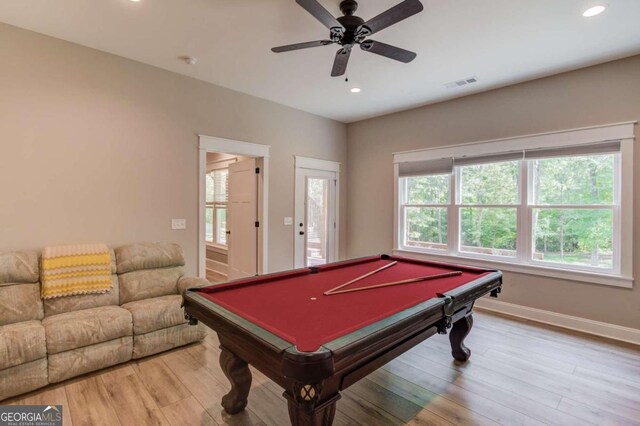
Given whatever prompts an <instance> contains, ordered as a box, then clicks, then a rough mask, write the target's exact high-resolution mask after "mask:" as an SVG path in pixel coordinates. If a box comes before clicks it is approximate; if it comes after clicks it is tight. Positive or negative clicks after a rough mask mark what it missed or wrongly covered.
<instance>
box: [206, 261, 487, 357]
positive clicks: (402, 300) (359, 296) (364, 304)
mask: <svg viewBox="0 0 640 426" xmlns="http://www.w3.org/2000/svg"><path fill="white" fill-rule="evenodd" d="M393 261H397V262H398V263H397V264H396V265H395V266H393V267H390V268H387V269H385V270H383V271H381V272H379V273H376V274H374V275H372V276H370V277H368V278H365V279H363V280H361V281H358V282H357V283H354V284H352V285H350V286H349V287H348V288H358V287H368V286H372V285H376V284H383V283H387V282H392V281H398V280H404V279H409V278H417V277H422V276H426V275H435V274H442V273H446V272H452V271H461V272H462V274H461V275H458V276H453V277H447V278H440V279H435V280H430V281H423V282H417V283H411V284H403V285H398V286H392V287H384V288H377V289H370V290H364V291H357V292H353V293H345V294H336V295H330V296H325V295H324V294H323V293H324V292H325V291H327V290H330V289H332V288H335V287H337V286H339V285H340V284H343V283H345V282H347V281H349V280H352V279H354V278H356V277H358V276H361V275H363V274H366V273H367V272H371V271H374V270H376V269H378V268H380V267H381V266H384V265H387V264H389V263H391V262H393ZM490 272H491V271H487V270H485V269H476V268H471V267H466V266H458V265H449V264H445V263H439V262H427V261H416V260H412V259H405V258H401V257H394V256H382V257H381V256H375V257H369V258H363V259H358V260H355V261H347V262H340V263H334V264H330V265H327V266H320V267H318V268H316V270H313V269H298V270H295V271H291V272H285V273H282V274H272V275H265V276H262V277H256V278H247V279H243V280H238V281H232V282H229V283H224V284H219V285H213V286H209V287H204V288H202V289H199V290H198V293H199V294H201V295H202V296H204V297H205V298H207V299H208V300H210V301H212V302H214V303H216V304H218V305H220V306H222V307H224V308H225V309H228V310H229V311H231V312H233V313H235V314H237V315H239V316H241V317H243V318H245V319H247V320H249V321H251V322H253V323H255V324H257V325H259V326H260V327H262V328H264V329H266V330H268V331H270V332H271V333H273V334H275V335H277V336H279V337H280V338H282V339H284V340H286V341H288V342H290V343H292V344H294V345H295V346H296V348H297V349H298V350H299V351H301V352H313V351H316V350H317V349H318V348H319V347H320V346H321V345H323V344H325V343H327V342H329V341H331V340H333V339H336V338H338V337H341V336H344V335H346V334H348V333H350V332H352V331H355V330H358V329H360V328H362V327H365V326H367V325H369V324H373V323H374V322H376V321H379V320H381V319H384V318H386V317H388V316H391V315H393V314H395V313H398V312H400V311H402V310H404V309H407V308H409V307H411V306H414V305H417V304H419V303H422V302H424V301H426V300H429V299H431V298H434V297H437V294H440V293H446V292H448V291H451V290H453V289H455V288H457V287H459V286H462V285H464V284H467V283H469V282H472V281H474V280H476V279H478V278H481V277H482V276H484V275H487V274H489V273H490Z"/></svg>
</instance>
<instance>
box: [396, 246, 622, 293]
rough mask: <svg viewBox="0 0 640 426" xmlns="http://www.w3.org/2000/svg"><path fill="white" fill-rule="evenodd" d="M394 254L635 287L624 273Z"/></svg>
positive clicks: (418, 253)
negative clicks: (614, 273)
mask: <svg viewBox="0 0 640 426" xmlns="http://www.w3.org/2000/svg"><path fill="white" fill-rule="evenodd" d="M393 253H394V254H397V255H403V256H407V257H413V258H416V259H426V260H439V261H446V262H449V261H450V262H456V263H464V264H467V265H471V266H479V267H487V268H497V269H500V270H502V271H507V272H516V273H519V274H526V275H537V276H542V277H550V278H559V279H563V280H569V281H577V282H582V283H591V284H601V285H608V286H613V287H623V288H633V277H627V276H622V275H613V274H603V273H597V272H586V271H575V270H568V269H560V268H552V267H547V266H538V265H522V264H515V263H510V262H508V261H502V260H493V259H478V258H474V257H467V256H454V255H450V254H438V253H432V252H421V251H413V250H403V249H394V250H393Z"/></svg>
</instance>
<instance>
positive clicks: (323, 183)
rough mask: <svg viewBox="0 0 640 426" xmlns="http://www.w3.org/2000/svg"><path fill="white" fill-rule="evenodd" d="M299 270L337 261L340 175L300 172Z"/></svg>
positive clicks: (297, 209)
mask: <svg viewBox="0 0 640 426" xmlns="http://www.w3.org/2000/svg"><path fill="white" fill-rule="evenodd" d="M295 200H296V202H295V223H294V232H295V237H294V238H295V256H294V257H295V259H294V263H295V267H296V268H303V267H308V266H315V265H322V264H325V263H329V262H333V261H335V260H336V215H337V212H336V210H337V174H336V172H331V171H326V170H313V169H303V168H297V169H296V196H295Z"/></svg>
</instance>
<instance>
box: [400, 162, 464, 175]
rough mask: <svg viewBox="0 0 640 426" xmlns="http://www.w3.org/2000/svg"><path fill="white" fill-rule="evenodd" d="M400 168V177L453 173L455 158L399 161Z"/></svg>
mask: <svg viewBox="0 0 640 426" xmlns="http://www.w3.org/2000/svg"><path fill="white" fill-rule="evenodd" d="M398 170H399V176H400V177H410V176H428V175H445V174H451V173H453V159H452V158H441V159H439V160H427V161H411V162H406V163H399V164H398Z"/></svg>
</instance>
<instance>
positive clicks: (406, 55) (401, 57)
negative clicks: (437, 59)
mask: <svg viewBox="0 0 640 426" xmlns="http://www.w3.org/2000/svg"><path fill="white" fill-rule="evenodd" d="M360 49H362V50H364V51H365V52H371V53H375V54H376V55H382V56H386V57H387V58H391V59H395V60H396V61H400V62H404V63H405V64H407V63H409V62H411V61H413V60H414V59H415V58H416V56H417V55H416V54H415V53H414V52H411V51H409V50H404V49H401V48H399V47H395V46H391V45H389V44H385V43H381V42H379V41H374V40H366V41H363V42H362V43H361V44H360Z"/></svg>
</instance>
